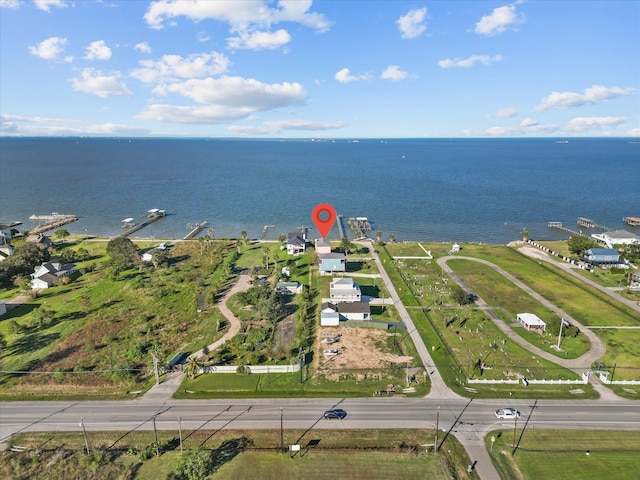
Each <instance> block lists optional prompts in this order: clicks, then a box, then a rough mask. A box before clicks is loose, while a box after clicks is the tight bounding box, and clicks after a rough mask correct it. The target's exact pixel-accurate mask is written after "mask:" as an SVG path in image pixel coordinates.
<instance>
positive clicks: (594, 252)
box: [585, 248, 620, 255]
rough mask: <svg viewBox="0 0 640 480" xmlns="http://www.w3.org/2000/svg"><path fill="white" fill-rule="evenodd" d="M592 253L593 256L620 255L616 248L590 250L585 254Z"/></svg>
mask: <svg viewBox="0 0 640 480" xmlns="http://www.w3.org/2000/svg"><path fill="white" fill-rule="evenodd" d="M587 252H590V253H591V255H620V252H618V250H616V249H615V248H590V249H589V250H587V251H586V252H585V253H587Z"/></svg>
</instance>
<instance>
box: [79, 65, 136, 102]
mask: <svg viewBox="0 0 640 480" xmlns="http://www.w3.org/2000/svg"><path fill="white" fill-rule="evenodd" d="M119 78H120V73H119V72H115V73H112V74H111V75H105V74H103V73H102V72H101V71H100V70H95V69H93V68H85V69H83V70H82V73H81V76H80V77H75V78H73V79H71V86H72V88H73V89H74V90H76V91H78V92H84V93H93V94H94V95H98V96H99V97H102V98H107V97H122V96H130V95H132V93H131V90H129V89H128V88H127V86H126V85H125V84H124V83H122V82H120V81H119Z"/></svg>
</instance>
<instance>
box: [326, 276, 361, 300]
mask: <svg viewBox="0 0 640 480" xmlns="http://www.w3.org/2000/svg"><path fill="white" fill-rule="evenodd" d="M329 296H330V297H331V301H332V302H359V301H361V300H362V292H361V291H360V285H358V284H357V283H355V282H354V281H353V278H350V277H343V278H335V279H333V280H332V281H331V283H330V284H329Z"/></svg>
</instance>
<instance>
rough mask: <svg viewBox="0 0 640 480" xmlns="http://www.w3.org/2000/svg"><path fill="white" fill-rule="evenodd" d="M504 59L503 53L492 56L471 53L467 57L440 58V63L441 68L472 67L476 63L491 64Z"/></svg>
mask: <svg viewBox="0 0 640 480" xmlns="http://www.w3.org/2000/svg"><path fill="white" fill-rule="evenodd" d="M501 60H502V55H494V56H493V57H490V56H489V55H471V56H470V57H467V58H455V59H453V60H452V59H450V58H447V59H445V60H440V61H439V62H438V65H439V66H440V67H441V68H471V67H473V65H474V64H476V63H481V64H482V65H491V64H492V63H495V62H500V61H501Z"/></svg>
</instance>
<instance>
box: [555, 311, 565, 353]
mask: <svg viewBox="0 0 640 480" xmlns="http://www.w3.org/2000/svg"><path fill="white" fill-rule="evenodd" d="M563 326H564V318H563V319H561V320H560V333H558V345H557V346H556V349H558V350H560V341H561V340H562V327H563Z"/></svg>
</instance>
